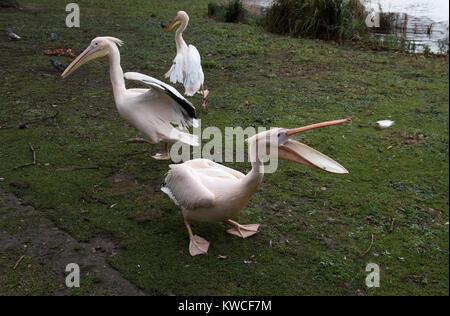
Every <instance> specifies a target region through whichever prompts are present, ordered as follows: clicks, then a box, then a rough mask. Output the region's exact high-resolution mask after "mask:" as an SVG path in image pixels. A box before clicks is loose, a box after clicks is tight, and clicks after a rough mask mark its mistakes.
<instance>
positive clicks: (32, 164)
mask: <svg viewBox="0 0 450 316" xmlns="http://www.w3.org/2000/svg"><path fill="white" fill-rule="evenodd" d="M28 145H30V149H31V151H32V152H33V162H30V163H27V164H24V165H21V166H18V167H15V168H14V170H17V169H22V168H25V167H29V166H36V164H37V158H36V150H34V147H33V145H32V144H31V143H28Z"/></svg>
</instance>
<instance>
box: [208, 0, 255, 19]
mask: <svg viewBox="0 0 450 316" xmlns="http://www.w3.org/2000/svg"><path fill="white" fill-rule="evenodd" d="M208 16H210V17H215V18H217V19H218V20H219V21H223V22H229V23H234V22H246V20H247V11H246V10H245V9H244V7H243V5H242V1H241V0H230V1H229V2H228V3H227V4H226V5H225V6H223V5H219V4H216V3H209V4H208Z"/></svg>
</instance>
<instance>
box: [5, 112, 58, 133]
mask: <svg viewBox="0 0 450 316" xmlns="http://www.w3.org/2000/svg"><path fill="white" fill-rule="evenodd" d="M58 114H59V111H58V110H55V113H54V114H53V115H50V116H47V117H43V118H40V119H36V120H31V121H28V122H25V123H19V124H16V125H8V123H5V124H3V125H1V126H0V129H9V128H26V127H27V125H30V124H34V123H38V122H44V121H47V120H50V119H53V118H55V117H57V116H58Z"/></svg>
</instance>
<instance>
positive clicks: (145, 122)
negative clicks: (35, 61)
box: [61, 37, 199, 160]
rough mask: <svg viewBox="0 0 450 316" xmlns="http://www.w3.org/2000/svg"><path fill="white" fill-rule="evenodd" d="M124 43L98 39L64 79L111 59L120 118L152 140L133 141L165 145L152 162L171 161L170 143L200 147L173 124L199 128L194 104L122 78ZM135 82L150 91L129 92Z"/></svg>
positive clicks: (169, 90) (161, 87) (145, 79)
mask: <svg viewBox="0 0 450 316" xmlns="http://www.w3.org/2000/svg"><path fill="white" fill-rule="evenodd" d="M121 45H122V41H121V40H119V39H117V38H114V37H97V38H95V39H93V40H92V42H91V44H90V45H89V46H88V48H86V49H85V50H84V52H82V53H81V54H80V55H79V56H78V57H77V58H76V59H75V60H74V61H73V62H72V63H71V64H70V65H69V66H68V67H67V68H66V70H65V71H64V72H63V74H62V75H61V76H62V77H63V78H65V77H67V76H68V75H69V74H71V73H72V72H74V71H75V70H76V69H78V68H79V67H80V66H81V65H83V64H85V63H86V62H88V61H90V60H92V59H95V58H98V57H104V56H108V58H109V67H110V78H111V84H112V87H113V93H114V101H115V103H116V107H117V110H118V112H119V114H120V115H121V116H122V117H123V118H124V119H125V121H127V122H128V123H129V124H130V125H132V126H133V127H135V128H136V129H138V130H139V131H141V132H142V133H143V134H144V135H145V136H146V137H148V138H149V140H143V139H133V140H134V141H135V142H147V143H150V144H156V143H159V142H164V143H165V153H164V154H157V155H155V156H153V158H155V159H158V160H168V159H170V155H169V151H168V143H174V142H177V141H181V142H184V143H186V144H189V145H192V146H198V145H199V143H198V139H197V138H198V137H196V136H194V135H191V134H188V133H184V132H181V131H180V130H178V129H176V128H174V127H173V126H172V124H176V125H179V126H181V127H189V126H196V125H197V121H196V119H195V118H196V113H195V108H194V107H193V106H192V104H191V103H190V102H189V101H188V100H186V99H185V98H184V97H183V96H182V95H181V94H180V93H179V92H178V91H177V90H175V89H174V88H173V87H171V86H169V85H167V84H165V83H163V82H161V81H159V80H157V79H155V78H152V77H149V76H146V75H143V74H140V73H137V72H128V73H126V74H125V76H124V74H123V71H122V67H121V66H120V53H119V49H118V46H121ZM124 77H125V78H126V79H129V80H136V81H139V82H140V83H142V84H144V85H146V86H148V88H149V89H126V87H125V80H124Z"/></svg>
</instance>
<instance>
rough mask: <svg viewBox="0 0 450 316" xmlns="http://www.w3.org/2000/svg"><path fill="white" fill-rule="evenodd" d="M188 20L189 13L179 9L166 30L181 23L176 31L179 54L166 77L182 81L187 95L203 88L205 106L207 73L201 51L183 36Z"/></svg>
mask: <svg viewBox="0 0 450 316" xmlns="http://www.w3.org/2000/svg"><path fill="white" fill-rule="evenodd" d="M188 22H189V16H188V15H187V13H186V12H184V11H179V12H178V14H177V16H176V18H175V19H174V20H173V21H172V22H170V24H169V25H168V26H167V27H166V28H165V31H166V32H170V31H172V30H173V29H174V28H175V27H176V26H177V25H178V24H181V26H180V27H179V28H178V29H177V31H176V33H175V43H176V47H177V55H176V56H175V59H174V60H173V63H172V66H171V67H170V69H169V71H168V72H167V73H166V74H165V77H166V78H169V79H170V81H171V82H172V83H177V82H179V83H182V84H183V86H184V89H185V92H184V94H185V95H187V96H193V95H194V94H195V93H197V92H199V91H200V90H201V93H202V96H203V106H205V107H206V96H207V94H208V92H207V91H204V90H203V84H204V80H205V75H204V73H203V69H202V62H201V57H200V53H199V52H198V50H197V48H196V47H195V46H194V45H189V46H188V45H187V44H186V42H185V41H184V39H183V36H182V33H183V31H184V30H185V29H186V27H187V25H188Z"/></svg>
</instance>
